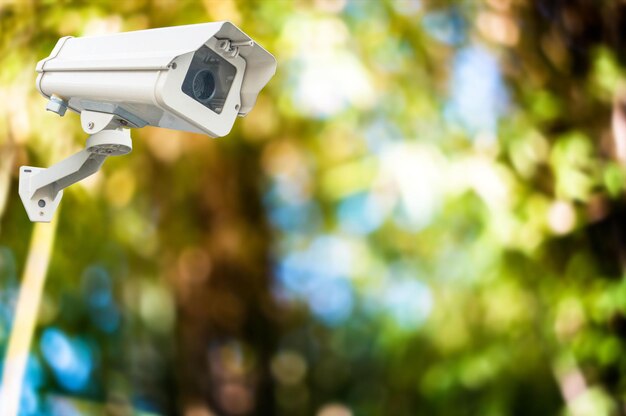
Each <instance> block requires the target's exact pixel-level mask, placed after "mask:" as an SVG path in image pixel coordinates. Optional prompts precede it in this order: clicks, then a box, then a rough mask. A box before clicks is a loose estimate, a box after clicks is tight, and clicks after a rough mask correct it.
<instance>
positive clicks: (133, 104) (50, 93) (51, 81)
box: [19, 22, 276, 222]
mask: <svg viewBox="0 0 626 416" xmlns="http://www.w3.org/2000/svg"><path fill="white" fill-rule="evenodd" d="M37 72H39V76H38V77H37V89H38V90H39V91H40V92H41V94H42V95H43V96H44V97H46V98H48V99H49V101H48V105H47V107H46V108H47V110H49V111H53V112H55V113H57V114H59V115H61V116H63V115H64V114H65V112H66V110H67V109H68V108H69V109H71V110H73V111H75V112H77V113H80V115H81V125H82V128H83V130H84V131H85V132H86V133H88V134H90V137H89V139H88V140H87V145H86V148H85V149H84V150H82V151H81V152H79V153H77V154H75V155H73V156H70V157H69V158H67V159H65V160H63V161H61V162H59V163H57V164H55V165H54V166H52V167H50V168H48V169H43V168H37V167H32V166H22V167H21V168H20V183H19V194H20V198H21V199H22V203H23V204H24V207H25V208H26V212H27V214H28V217H29V218H30V220H31V221H34V222H49V221H51V220H52V217H53V215H54V212H55V211H56V208H57V207H58V205H59V202H60V200H61V198H62V196H63V189H64V188H66V187H67V186H69V185H71V184H73V183H76V182H78V181H80V180H82V179H84V178H85V177H87V176H89V175H91V174H93V173H95V172H97V171H98V169H100V167H101V166H102V164H103V163H104V160H105V159H106V158H107V157H109V156H118V155H123V154H127V153H129V152H130V151H131V150H132V141H131V138H130V133H129V131H128V128H131V127H133V128H139V127H144V126H155V127H164V128H169V129H174V130H183V131H189V132H194V133H203V134H207V135H209V136H211V137H220V136H224V135H226V134H228V133H229V132H230V130H231V129H232V126H233V124H234V122H235V119H236V117H237V116H245V115H246V114H248V112H249V111H250V110H251V109H252V107H253V106H254V104H255V102H256V99H257V96H258V94H259V92H260V91H261V89H262V88H263V87H264V86H265V85H266V84H267V82H268V81H269V80H270V79H271V78H272V76H273V75H274V73H275V72H276V59H274V57H273V56H272V55H271V54H270V53H268V52H267V51H266V50H265V49H263V48H262V47H261V46H259V45H258V44H257V43H256V42H254V41H253V40H252V39H251V38H250V37H249V36H247V35H246V34H245V33H243V32H242V31H241V30H240V29H238V28H237V27H236V26H235V25H233V24H232V23H230V22H216V23H202V24H196V25H187V26H176V27H167V28H159V29H149V30H139V31H135V32H126V33H116V34H110V35H102V36H87V37H82V38H74V37H71V36H68V37H64V38H61V39H59V41H58V42H57V44H56V46H55V47H54V49H53V50H52V52H51V53H50V56H49V57H47V58H45V59H43V60H41V61H40V62H39V63H38V64H37Z"/></svg>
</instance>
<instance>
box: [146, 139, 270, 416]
mask: <svg viewBox="0 0 626 416" xmlns="http://www.w3.org/2000/svg"><path fill="white" fill-rule="evenodd" d="M237 141H238V140H237V139H236V138H230V139H229V141H228V142H227V141H226V140H225V139H223V140H220V141H210V142H209V141H206V138H202V142H203V143H202V142H200V143H199V142H198V138H197V137H192V138H190V142H187V143H192V145H191V147H192V150H191V151H192V152H193V153H194V154H195V155H197V153H198V152H201V153H202V157H194V158H185V156H184V154H183V156H182V158H180V159H178V161H177V162H176V163H174V164H172V165H169V166H166V165H162V166H155V169H154V170H155V175H156V178H157V183H158V184H159V186H158V187H157V188H156V189H158V192H159V193H163V195H160V196H157V197H156V198H155V200H158V201H162V204H163V205H162V206H161V207H160V209H161V212H160V214H159V216H160V218H162V224H161V225H159V227H160V229H161V231H162V236H163V238H167V239H168V244H170V243H172V241H171V240H172V238H174V239H179V241H174V242H173V243H174V244H173V247H178V248H179V252H178V253H172V255H173V256H168V257H169V259H170V260H168V261H170V262H172V263H173V264H175V267H172V268H171V273H170V276H169V277H170V280H171V282H172V284H173V286H174V288H175V293H176V302H177V311H178V313H177V317H178V318H177V331H178V334H177V351H178V352H177V359H176V363H175V365H176V368H177V371H178V375H179V377H178V380H179V386H178V388H179V392H180V394H179V400H180V401H179V404H180V406H179V407H180V409H181V410H183V411H182V414H194V415H195V414H207V411H206V409H207V408H208V409H210V411H211V412H214V413H217V414H220V415H247V414H273V413H274V411H273V403H272V402H273V399H272V397H273V394H272V387H271V381H270V377H269V371H268V366H269V364H268V363H269V360H270V358H271V354H272V351H273V349H274V342H275V340H276V336H275V331H276V327H275V323H274V322H273V318H274V313H273V312H272V311H273V305H272V300H271V299H272V298H271V295H270V281H271V279H270V268H269V264H270V263H269V247H270V246H269V242H270V235H269V234H270V233H269V228H268V227H267V225H266V223H265V216H264V213H263V207H262V204H261V195H260V191H259V189H258V185H259V178H260V173H259V171H258V161H257V155H256V153H255V151H254V150H253V149H250V148H246V146H245V145H242V144H241V143H236V142H237ZM190 159H193V160H190ZM156 163H157V165H159V164H160V163H159V162H156ZM197 163H201V165H196V164H197ZM198 225H200V229H197V228H198ZM172 236H174V237H172ZM170 266H171V265H170Z"/></svg>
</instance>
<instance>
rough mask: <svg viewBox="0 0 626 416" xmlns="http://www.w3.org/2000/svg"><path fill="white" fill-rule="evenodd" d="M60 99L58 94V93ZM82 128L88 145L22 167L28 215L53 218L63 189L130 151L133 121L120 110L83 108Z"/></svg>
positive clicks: (21, 189)
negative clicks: (59, 157) (49, 162)
mask: <svg viewBox="0 0 626 416" xmlns="http://www.w3.org/2000/svg"><path fill="white" fill-rule="evenodd" d="M55 99H57V100H58V98H56V97H55ZM80 119H81V124H82V127H83V130H84V131H85V132H87V133H88V134H90V136H89V138H88V139H87V143H86V145H85V149H83V150H81V151H80V152H78V153H76V154H74V155H72V156H70V157H68V158H67V159H64V160H62V161H61V162H59V163H57V164H55V165H53V166H51V167H49V168H47V169H45V168H37V167H33V166H22V167H21V168H20V179H19V194H20V198H21V199H22V203H23V204H24V208H26V213H27V214H28V218H29V219H30V220H31V221H33V222H50V221H51V220H52V217H53V216H54V213H55V211H56V209H57V207H58V206H59V202H60V201H61V198H62V197H63V189H65V188H67V187H68V186H70V185H72V184H74V183H76V182H78V181H81V180H83V179H85V178H86V177H88V176H90V175H93V174H94V173H96V172H97V171H98V170H99V169H100V167H101V166H102V164H103V163H104V161H105V160H106V158H107V157H109V156H120V155H125V154H127V153H130V151H131V150H132V148H133V145H132V141H131V138H130V130H128V128H125V127H136V126H135V125H134V124H133V123H132V122H130V121H128V120H126V119H124V118H121V117H120V116H119V115H117V114H110V113H100V112H96V111H88V110H83V111H82V112H81V115H80Z"/></svg>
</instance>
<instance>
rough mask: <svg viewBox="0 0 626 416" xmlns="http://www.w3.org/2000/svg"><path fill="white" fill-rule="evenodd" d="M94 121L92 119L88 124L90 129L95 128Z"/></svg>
mask: <svg viewBox="0 0 626 416" xmlns="http://www.w3.org/2000/svg"><path fill="white" fill-rule="evenodd" d="M93 126H94V124H93V121H90V122H89V124H87V127H89V130H91V129H93Z"/></svg>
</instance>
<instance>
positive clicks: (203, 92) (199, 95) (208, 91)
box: [193, 69, 215, 101]
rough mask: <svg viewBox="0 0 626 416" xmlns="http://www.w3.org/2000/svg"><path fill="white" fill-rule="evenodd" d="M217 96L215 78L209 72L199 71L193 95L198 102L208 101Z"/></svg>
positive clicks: (195, 78)
mask: <svg viewBox="0 0 626 416" xmlns="http://www.w3.org/2000/svg"><path fill="white" fill-rule="evenodd" d="M213 94H215V77H214V76H213V73H212V72H211V71H209V70H206V69H203V70H202V71H199V72H198V73H197V74H196V76H195V77H194V78H193V95H194V97H195V98H196V100H202V101H205V100H208V99H210V98H211V97H213Z"/></svg>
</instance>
